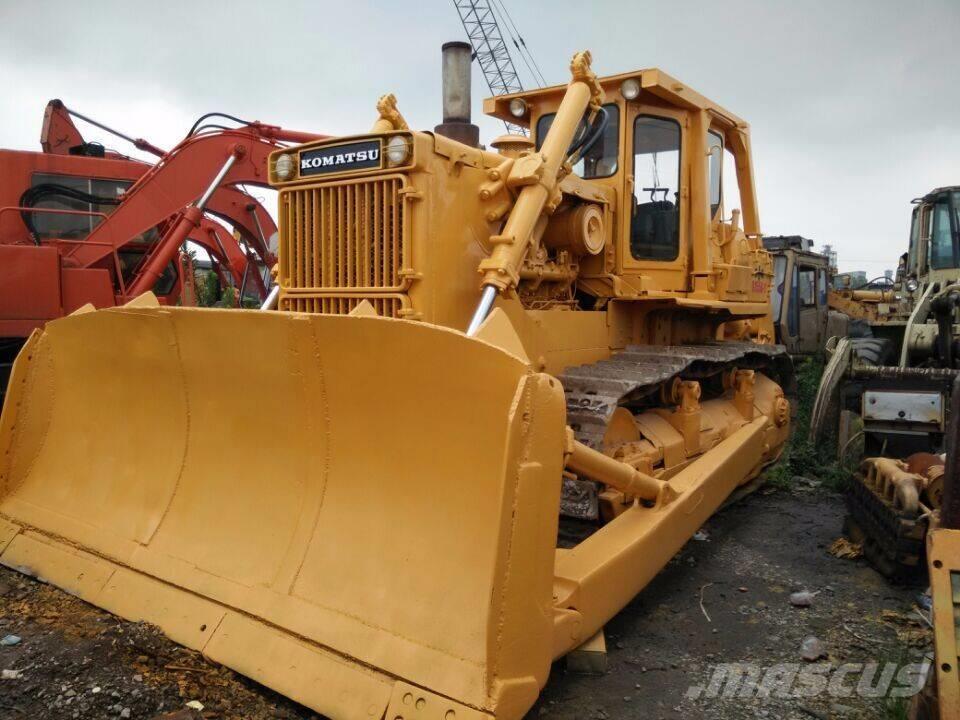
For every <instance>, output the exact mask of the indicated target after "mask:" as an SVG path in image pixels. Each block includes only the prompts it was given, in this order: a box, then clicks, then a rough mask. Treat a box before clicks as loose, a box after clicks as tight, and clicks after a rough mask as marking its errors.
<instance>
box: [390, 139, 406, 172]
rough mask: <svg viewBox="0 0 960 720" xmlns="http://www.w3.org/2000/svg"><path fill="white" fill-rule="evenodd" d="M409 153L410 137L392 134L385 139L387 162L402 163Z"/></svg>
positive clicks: (391, 163)
mask: <svg viewBox="0 0 960 720" xmlns="http://www.w3.org/2000/svg"><path fill="white" fill-rule="evenodd" d="M409 155H410V138H408V137H405V136H403V135H394V136H393V137H392V138H390V139H389V140H387V162H388V163H389V164H390V165H402V164H403V163H405V162H406V161H407V157H408V156H409Z"/></svg>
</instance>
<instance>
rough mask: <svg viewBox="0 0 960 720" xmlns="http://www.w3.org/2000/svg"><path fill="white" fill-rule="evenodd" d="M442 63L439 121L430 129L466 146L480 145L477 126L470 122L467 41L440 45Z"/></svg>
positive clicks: (470, 55) (469, 57)
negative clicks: (440, 121) (441, 106)
mask: <svg viewBox="0 0 960 720" xmlns="http://www.w3.org/2000/svg"><path fill="white" fill-rule="evenodd" d="M440 51H441V53H442V57H443V60H442V63H443V123H442V124H440V125H437V126H436V127H435V128H434V129H433V131H434V132H435V133H437V134H438V135H443V136H445V137H448V138H450V139H451V140H456V141H457V142H461V143H463V144H464V145H469V146H470V147H479V146H480V128H478V127H477V126H476V125H474V124H473V123H471V122H470V62H471V60H472V57H473V48H471V47H470V43H465V42H460V41H454V42H448V43H444V44H443V46H442V47H441V48H440Z"/></svg>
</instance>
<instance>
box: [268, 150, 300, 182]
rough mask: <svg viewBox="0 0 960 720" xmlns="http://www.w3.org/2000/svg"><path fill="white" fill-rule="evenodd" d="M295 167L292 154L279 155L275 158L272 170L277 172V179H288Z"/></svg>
mask: <svg viewBox="0 0 960 720" xmlns="http://www.w3.org/2000/svg"><path fill="white" fill-rule="evenodd" d="M296 167H297V164H296V162H294V159H293V155H281V156H280V157H278V158H277V164H276V166H275V167H274V169H273V170H274V172H275V173H276V174H277V179H278V180H289V179H290V178H292V177H293V172H294V170H295V169H296Z"/></svg>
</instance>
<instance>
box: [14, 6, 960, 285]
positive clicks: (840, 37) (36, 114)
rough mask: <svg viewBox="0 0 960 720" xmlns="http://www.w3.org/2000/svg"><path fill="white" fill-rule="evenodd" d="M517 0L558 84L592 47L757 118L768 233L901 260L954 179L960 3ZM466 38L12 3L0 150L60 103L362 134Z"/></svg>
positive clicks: (421, 111)
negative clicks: (578, 54)
mask: <svg viewBox="0 0 960 720" xmlns="http://www.w3.org/2000/svg"><path fill="white" fill-rule="evenodd" d="M506 4H507V7H508V8H509V9H510V11H511V13H512V15H513V18H514V20H515V21H516V23H517V25H518V26H519V28H520V30H521V31H522V32H523V34H524V37H525V39H526V41H527V44H528V46H529V47H530V48H531V49H532V50H533V52H534V54H535V56H536V59H537V62H538V63H539V65H540V67H541V68H542V69H543V72H544V74H545V75H546V76H547V79H548V81H550V82H563V81H565V79H566V73H567V63H568V62H569V58H570V55H571V54H572V53H573V52H574V51H575V50H578V49H583V48H589V49H591V50H592V51H593V53H594V58H595V66H596V68H597V70H598V71H600V72H601V73H604V74H607V73H615V72H622V71H626V70H630V69H636V68H640V67H650V66H659V67H661V68H663V69H664V70H666V71H667V72H669V73H671V74H672V75H675V76H677V77H678V78H680V79H681V80H683V82H685V83H688V84H689V85H690V86H691V87H694V88H696V89H697V90H699V91H700V92H702V93H703V94H705V95H707V96H709V97H711V98H713V99H715V100H716V101H718V102H719V103H721V104H722V105H724V106H726V107H728V108H729V109H730V110H732V111H733V112H735V113H737V114H738V115H740V116H741V117H744V118H745V119H747V120H748V121H749V122H750V123H751V125H752V128H753V137H754V162H755V165H756V170H757V177H758V187H759V195H760V208H761V218H762V221H763V227H764V230H765V232H769V233H801V234H804V235H807V236H809V237H813V238H815V239H816V240H817V241H818V242H830V243H833V245H834V246H835V247H836V248H838V249H839V251H840V255H841V266H842V267H845V268H852V267H864V268H866V269H868V270H871V271H879V270H881V269H882V268H883V267H893V266H894V264H895V262H896V258H897V256H898V255H899V254H900V253H901V252H902V251H903V250H904V249H905V243H906V238H907V227H908V224H909V209H910V207H909V201H910V199H911V198H913V197H915V196H917V195H920V194H923V193H924V192H926V191H927V190H929V189H931V188H933V187H935V186H938V185H945V184H951V183H960V124H958V117H960V112H958V111H960V96H958V94H957V93H956V85H957V80H958V78H960V52H958V51H957V49H956V48H957V42H958V39H960V3H957V2H956V1H955V0H943V1H927V2H915V3H911V4H905V3H902V2H899V1H887V0H876V1H874V2H869V1H867V0H847V1H845V2H839V1H837V0H834V1H833V2H824V1H822V0H806V1H804V0H799V1H798V0H793V1H792V2H787V1H786V0H784V1H783V2H779V1H777V2H774V1H769V2H764V1H760V0H756V1H750V0H731V1H729V2H688V3H683V4H679V3H662V2H651V1H647V2H637V1H632V2H593V3H589V4H588V3H583V2H582V0H580V1H577V2H574V1H573V0H560V1H558V2H549V3H547V2H543V3H541V2H520V1H519V0H506ZM462 37H463V31H462V28H461V27H460V23H459V19H458V17H457V14H456V12H455V10H454V8H453V6H452V3H450V2H448V1H447V0H425V1H423V2H421V3H419V4H416V5H411V4H402V3H391V2H372V1H370V0H367V1H353V2H307V1H304V0H300V1H298V2H285V3H272V4H271V3H262V2H250V1H248V0H236V1H234V2H229V3H226V2H221V3H213V2H182V1H181V0H170V1H168V2H165V3H163V4H159V5H158V4H150V5H145V4H138V3H130V2H113V1H110V0H107V1H103V2H93V3H76V2H70V1H65V2H55V1H53V0H48V1H46V2H44V1H42V0H40V1H35V2H30V3H16V2H11V1H10V0H6V1H5V2H2V3H0V76H2V77H3V78H5V79H6V81H7V82H6V83H5V87H6V88H8V91H7V92H5V93H4V95H3V97H0V119H2V121H0V146H3V147H15V148H35V147H36V146H37V145H36V143H37V138H38V137H39V132H40V120H41V114H42V110H43V106H44V104H45V102H46V101H47V100H48V99H49V98H52V97H61V98H62V99H63V100H64V101H65V102H67V104H68V105H71V106H73V107H76V108H77V109H79V110H81V111H82V112H85V113H87V114H90V115H92V116H94V117H97V118H99V119H102V120H103V121H105V122H108V123H109V124H113V125H115V126H116V127H118V128H122V129H124V130H125V131H127V132H128V133H131V134H134V135H142V136H144V137H147V138H148V139H150V140H152V141H153V142H156V143H158V144H164V145H167V146H170V145H173V144H174V143H175V142H176V141H177V140H178V139H179V138H180V137H182V135H183V133H184V132H185V131H186V129H187V127H188V126H189V123H190V122H191V121H192V119H193V118H195V117H196V116H198V115H200V114H201V113H203V112H207V111H209V110H222V111H225V112H229V113H232V114H236V115H238V116H240V117H248V118H251V119H254V118H256V119H260V120H264V121H269V122H274V123H277V124H281V125H285V126H288V127H295V128H298V129H304V130H316V131H321V132H329V133H337V134H341V133H351V132H360V131H364V130H366V129H367V128H368V126H369V125H370V123H371V122H372V121H373V119H374V115H375V113H374V110H373V106H374V103H375V101H376V98H377V97H378V96H379V95H380V94H381V93H383V92H387V91H392V92H395V93H397V95H398V97H399V99H400V104H401V108H402V110H403V111H404V113H405V115H406V116H407V118H408V119H409V120H410V122H411V124H412V125H414V126H415V127H422V128H430V127H432V126H433V125H434V124H436V123H437V122H438V121H439V112H440V108H439V106H440V98H439V67H440V66H439V46H440V43H441V42H443V41H445V40H449V39H459V38H462ZM527 80H528V81H529V78H527ZM474 84H475V93H474V95H475V103H474V105H475V108H476V111H477V112H479V107H480V102H479V101H480V97H482V95H483V94H484V90H485V88H484V87H483V85H482V79H481V77H480V75H479V72H478V71H477V70H476V69H475V76H474ZM480 124H481V130H482V135H483V137H485V138H488V139H489V138H491V137H492V136H494V135H495V134H499V133H500V132H502V125H500V124H499V123H497V122H494V121H492V120H489V119H487V120H485V121H482V122H481V123H480ZM100 135H101V134H99V133H97V132H94V131H91V132H90V137H97V138H98V139H101V140H103V141H105V142H108V144H110V145H118V144H119V143H120V141H113V140H111V139H109V138H106V137H101V136H100Z"/></svg>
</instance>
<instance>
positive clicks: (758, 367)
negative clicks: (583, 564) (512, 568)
mask: <svg viewBox="0 0 960 720" xmlns="http://www.w3.org/2000/svg"><path fill="white" fill-rule="evenodd" d="M740 370H750V371H754V372H757V373H763V374H765V375H766V376H768V377H770V378H772V379H773V380H775V381H776V382H777V383H778V384H779V385H780V386H781V387H782V388H783V389H784V391H785V392H786V393H787V395H792V394H793V389H794V388H793V387H792V386H791V383H792V382H794V376H793V369H792V362H791V360H790V356H789V355H788V354H787V353H786V350H785V348H784V347H783V346H780V345H759V344H757V343H752V342H714V343H704V344H701V345H631V346H629V347H627V348H626V349H625V350H624V351H623V352H621V353H618V354H617V355H614V356H613V357H611V358H610V359H609V360H602V361H600V362H596V363H590V364H589V365H579V366H577V367H572V368H569V369H568V370H567V371H566V372H564V374H563V375H562V376H561V381H562V382H563V387H564V394H565V396H566V402H567V420H568V423H569V424H570V427H571V428H573V430H574V432H575V433H576V438H577V440H579V441H580V442H582V443H584V444H585V445H588V446H589V447H592V448H594V449H595V450H600V451H605V450H606V451H608V453H609V452H614V451H615V450H614V448H615V446H616V445H617V444H622V443H623V442H624V438H622V437H618V435H619V433H618V432H617V429H614V431H613V432H612V433H611V425H612V423H615V422H616V421H614V417H615V415H616V411H617V409H618V408H623V409H625V410H626V411H628V412H630V413H631V414H632V415H634V416H637V419H638V418H639V416H640V415H641V414H642V413H644V412H647V411H650V410H654V409H657V408H659V409H664V408H669V407H670V406H672V405H675V404H677V403H676V402H674V401H676V400H678V399H681V398H679V397H678V395H677V393H678V391H679V389H680V388H682V383H683V382H685V381H686V382H695V383H697V384H698V385H699V387H700V388H701V391H702V393H703V395H704V397H705V398H706V397H720V396H723V395H724V394H725V393H728V392H729V391H730V390H731V384H732V383H733V380H734V377H735V375H736V373H737V371H740ZM621 412H623V411H622V410H621ZM641 434H642V431H641ZM651 470H652V471H656V470H661V471H663V470H664V468H663V467H660V468H657V467H656V465H655V464H654V466H653V467H652V468H651ZM600 498H601V487H600V485H599V484H598V483H596V482H593V481H591V480H587V479H581V478H577V477H573V476H571V475H568V476H567V477H565V478H564V484H563V495H562V498H561V512H562V514H563V515H564V516H566V517H569V518H578V519H581V520H598V519H600V518H601V515H602V513H601V504H602V503H601V502H600ZM609 514H610V513H609V512H608V513H607V515H608V516H609Z"/></svg>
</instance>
